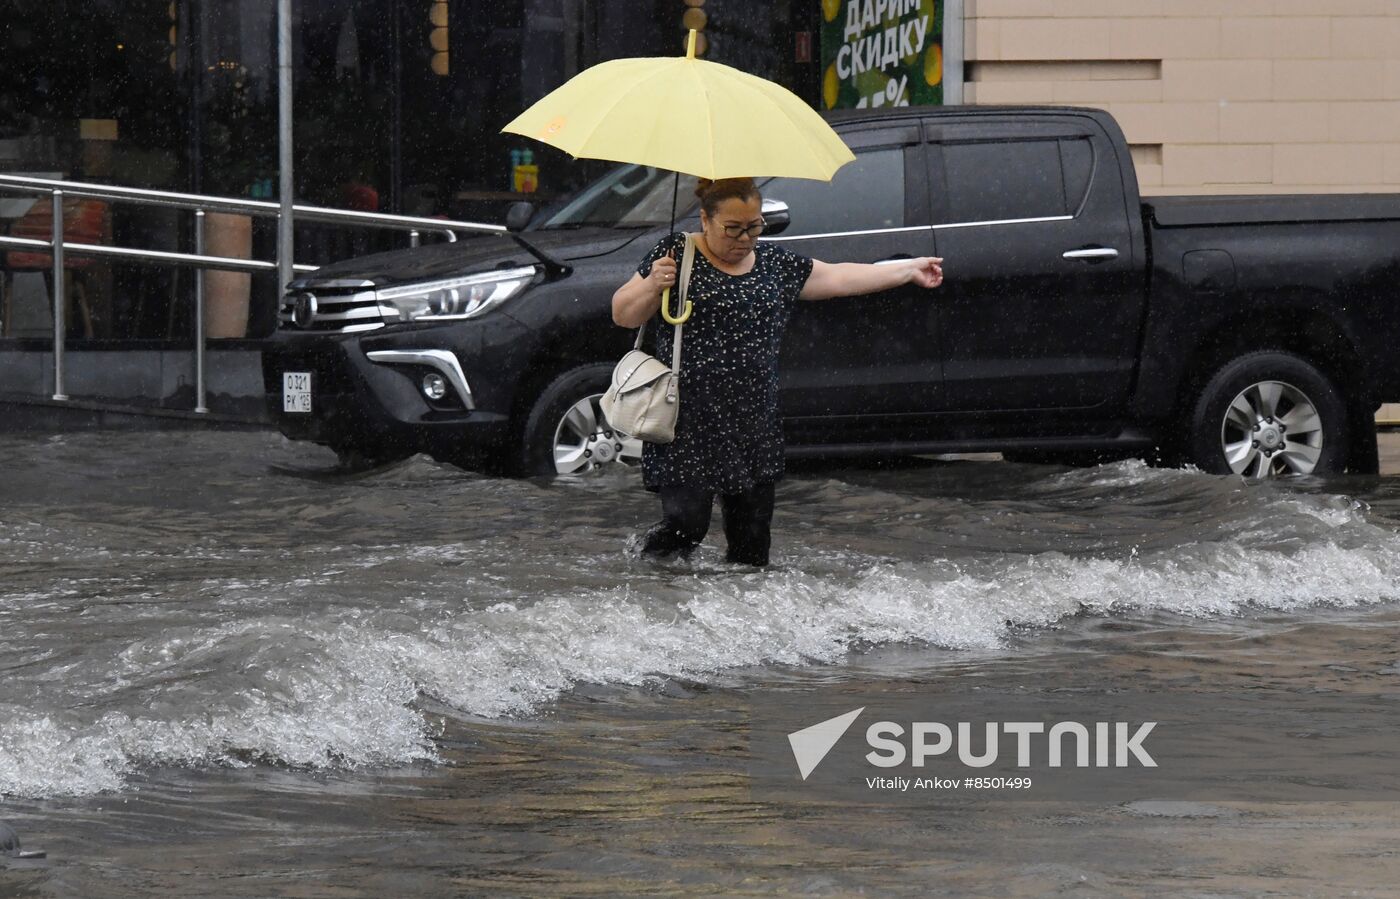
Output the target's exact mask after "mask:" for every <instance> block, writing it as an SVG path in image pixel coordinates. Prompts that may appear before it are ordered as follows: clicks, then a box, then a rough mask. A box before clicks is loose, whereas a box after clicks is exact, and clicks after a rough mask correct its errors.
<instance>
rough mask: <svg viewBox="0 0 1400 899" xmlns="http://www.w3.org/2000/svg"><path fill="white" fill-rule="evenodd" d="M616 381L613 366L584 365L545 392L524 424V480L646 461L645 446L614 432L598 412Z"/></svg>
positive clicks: (568, 372) (521, 467)
mask: <svg viewBox="0 0 1400 899" xmlns="http://www.w3.org/2000/svg"><path fill="white" fill-rule="evenodd" d="M611 380H612V366H611V365H606V364H604V365H583V366H580V367H578V368H575V369H572V370H570V371H566V372H564V373H563V374H562V375H560V376H559V377H557V378H555V379H554V380H553V381H551V382H550V383H549V385H548V386H547V387H545V389H544V391H543V392H541V394H540V396H539V399H537V400H535V403H534V405H533V406H532V407H531V408H530V413H529V415H528V416H527V417H526V419H525V428H524V432H523V434H522V437H521V442H520V450H519V454H520V458H519V462H520V465H519V468H520V469H521V471H522V472H523V473H524V474H526V475H555V474H581V473H583V472H586V471H591V470H593V469H595V468H599V467H602V466H606V465H615V464H636V463H638V462H640V461H641V459H642V442H641V441H640V440H637V439H635V438H632V437H627V436H625V435H624V434H622V433H621V432H619V431H614V430H613V428H612V426H611V425H609V424H608V422H607V419H606V418H604V417H603V412H602V410H601V409H599V408H598V401H599V400H601V399H602V398H603V391H605V390H607V388H608V384H609V383H610V382H611Z"/></svg>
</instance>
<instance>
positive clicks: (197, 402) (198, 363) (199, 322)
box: [194, 209, 209, 412]
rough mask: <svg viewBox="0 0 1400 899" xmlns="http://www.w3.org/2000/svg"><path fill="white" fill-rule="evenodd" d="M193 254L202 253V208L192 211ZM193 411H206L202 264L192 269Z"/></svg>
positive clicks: (207, 409)
mask: <svg viewBox="0 0 1400 899" xmlns="http://www.w3.org/2000/svg"><path fill="white" fill-rule="evenodd" d="M194 254H195V255H196V256H203V255H204V210H203V209H196V210H195V211H194ZM194 411H196V412H208V411H209V407H208V406H206V405H205V404H204V266H202V265H201V266H200V267H199V268H197V269H195V270H194Z"/></svg>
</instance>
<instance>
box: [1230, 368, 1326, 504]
mask: <svg viewBox="0 0 1400 899" xmlns="http://www.w3.org/2000/svg"><path fill="white" fill-rule="evenodd" d="M1220 447H1221V449H1222V450H1223V451H1224V453H1225V461H1226V462H1227V463H1229V465H1230V470H1231V471H1233V472H1234V473H1235V474H1237V475H1240V476H1241V477H1244V478H1247V479H1249V480H1254V481H1261V480H1266V479H1268V478H1276V477H1282V476H1284V475H1291V474H1312V472H1313V470H1314V469H1315V468H1317V462H1318V459H1319V458H1320V457H1321V455H1322V417H1321V416H1320V415H1318V412H1317V405H1316V404H1315V403H1314V402H1313V401H1312V399H1311V398H1309V397H1308V395H1307V394H1306V393H1304V392H1303V391H1301V390H1299V389H1298V388H1297V387H1294V386H1293V385H1292V384H1289V383H1287V382H1285V381H1260V382H1258V383H1255V384H1251V385H1249V386H1248V387H1246V388H1245V389H1243V390H1241V391H1240V392H1239V393H1238V394H1236V395H1235V398H1234V399H1233V400H1231V401H1230V405H1229V406H1227V407H1226V408H1225V415H1224V418H1223V420H1222V421H1221V423H1220Z"/></svg>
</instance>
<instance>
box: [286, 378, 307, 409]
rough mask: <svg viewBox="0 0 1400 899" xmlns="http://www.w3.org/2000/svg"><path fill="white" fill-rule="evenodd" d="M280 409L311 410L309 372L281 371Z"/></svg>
mask: <svg viewBox="0 0 1400 899" xmlns="http://www.w3.org/2000/svg"><path fill="white" fill-rule="evenodd" d="M282 411H283V412H310V411H311V372H309V371H284V372H282Z"/></svg>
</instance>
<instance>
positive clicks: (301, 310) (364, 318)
mask: <svg viewBox="0 0 1400 899" xmlns="http://www.w3.org/2000/svg"><path fill="white" fill-rule="evenodd" d="M391 311H392V310H391ZM277 323H278V327H280V328H282V329H284V330H291V331H337V332H341V333H346V332H350V331H373V330H374V329H375V328H382V327H384V313H383V311H382V310H381V309H380V306H379V299H378V297H377V296H376V295H375V292H374V289H373V288H372V287H370V286H369V284H368V282H365V283H356V284H354V285H341V284H312V285H309V286H306V287H297V288H295V289H293V290H292V291H291V292H289V293H287V294H286V295H285V296H283V297H282V305H281V307H280V308H279V310H278V315H277Z"/></svg>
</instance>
